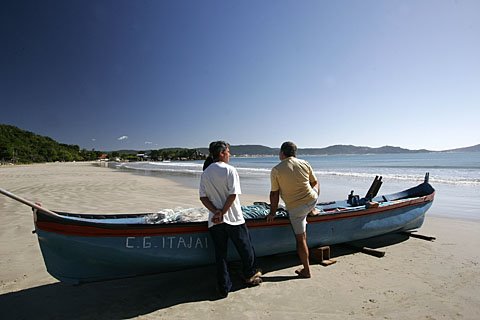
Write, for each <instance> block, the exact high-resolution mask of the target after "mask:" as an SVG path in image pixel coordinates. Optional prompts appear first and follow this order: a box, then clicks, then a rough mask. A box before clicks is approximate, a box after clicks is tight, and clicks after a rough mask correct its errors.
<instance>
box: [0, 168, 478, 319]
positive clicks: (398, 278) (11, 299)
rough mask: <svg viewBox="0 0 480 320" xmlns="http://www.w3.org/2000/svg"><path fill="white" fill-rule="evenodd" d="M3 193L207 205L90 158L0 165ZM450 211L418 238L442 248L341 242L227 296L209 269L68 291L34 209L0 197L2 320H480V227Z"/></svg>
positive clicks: (75, 201)
mask: <svg viewBox="0 0 480 320" xmlns="http://www.w3.org/2000/svg"><path fill="white" fill-rule="evenodd" d="M323 187H324V188H328V186H327V185H324V186H323ZM0 188H3V189H7V190H9V191H10V192H13V193H15V194H18V195H20V196H22V197H25V198H27V199H29V200H32V201H36V202H41V203H42V205H43V206H45V207H46V208H49V209H51V210H58V211H69V212H78V213H97V212H98V213H114V212H116V213H122V212H124V213H126V212H139V213H140V212H156V211H159V210H160V209H165V208H178V207H182V208H191V207H201V203H200V201H199V200H198V191H197V190H196V189H193V188H188V187H185V186H183V185H181V184H178V183H176V182H174V181H172V180H169V179H165V178H161V177H157V176H155V177H154V176H145V175H138V174H133V173H130V172H126V171H119V170H112V169H109V168H105V167H100V166H94V165H92V164H91V163H52V164H35V165H28V166H2V167H0ZM241 201H242V204H244V205H248V204H251V203H252V202H253V201H267V198H266V195H265V196H264V197H261V196H260V197H259V196H258V195H249V194H245V195H242V197H241ZM441 210H442V209H441V208H439V207H436V206H435V205H434V206H433V207H432V208H431V210H430V211H429V212H428V213H427V218H426V221H425V224H424V226H423V227H422V228H421V229H420V230H419V232H418V233H420V234H424V235H429V236H434V237H436V240H435V241H432V242H430V241H425V240H421V239H416V238H412V237H411V238H409V237H408V236H403V235H402V236H400V235H391V236H385V237H381V238H380V239H376V240H375V241H374V242H370V243H369V246H371V247H380V248H381V250H384V251H385V252H386V254H385V256H384V257H383V258H376V257H372V256H369V255H365V254H362V253H358V252H352V251H349V250H348V249H345V248H344V247H341V246H334V247H332V253H333V256H334V257H335V258H336V260H337V263H336V264H334V265H331V266H329V267H323V266H321V265H318V264H315V265H313V267H312V271H313V278H311V279H298V278H297V277H295V274H294V270H295V269H296V267H298V264H299V262H298V259H297V257H296V255H295V254H286V255H281V256H275V257H268V258H262V259H260V261H259V263H260V266H261V267H262V269H263V270H264V272H265V276H264V283H263V284H262V285H261V286H260V287H255V288H243V287H242V286H240V285H237V286H236V289H235V290H234V292H232V293H231V294H230V295H229V296H228V298H227V299H223V300H218V299H217V298H216V294H215V285H214V283H215V275H214V270H213V268H212V267H204V268H198V269H192V270H187V271H181V272H174V273H168V274H160V275H155V276H146V277H139V278H134V279H123V280H114V281H108V282H101V283H93V284H85V285H81V286H70V285H65V284H62V283H60V282H58V281H57V280H56V279H54V278H53V277H51V276H50V275H49V274H48V273H47V271H46V269H45V265H44V263H43V259H42V256H41V252H40V249H39V246H38V242H37V238H36V235H35V234H32V232H31V231H32V230H33V229H34V226H33V218H32V214H31V210H30V209H29V208H28V207H27V206H25V205H23V204H20V203H18V202H16V201H14V200H12V199H10V198H7V197H4V196H3V195H0V257H1V259H0V319H31V318H35V319H129V318H138V319H191V318H196V319H478V314H480V266H479V263H480V250H479V246H480V222H478V221H467V220H465V221H464V220H455V219H450V218H445V217H439V216H437V215H436V214H435V212H436V211H438V212H440V211H441ZM292 237H293V235H292Z"/></svg>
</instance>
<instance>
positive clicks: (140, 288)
mask: <svg viewBox="0 0 480 320" xmlns="http://www.w3.org/2000/svg"><path fill="white" fill-rule="evenodd" d="M408 238H409V237H408V235H403V234H391V235H385V236H381V237H375V238H370V239H366V240H362V241H356V242H355V244H356V245H358V246H366V247H369V248H381V247H385V246H390V245H393V244H397V243H400V242H403V241H405V240H407V239H408ZM356 252H358V251H356V250H354V249H352V248H350V247H345V246H342V245H334V246H331V256H332V257H334V258H338V257H341V256H343V255H349V254H353V253H356ZM258 264H259V266H260V267H261V268H262V271H263V273H264V274H265V275H264V276H263V277H262V279H263V281H264V282H282V281H291V280H296V279H300V278H299V277H297V276H296V275H286V276H278V275H276V276H269V275H268V273H270V272H274V271H278V270H282V269H286V268H290V267H294V266H298V265H299V259H298V257H297V255H296V253H295V252H292V253H287V254H280V255H275V256H268V257H262V258H259V259H258ZM229 267H230V271H231V276H232V281H233V290H232V291H238V290H242V289H244V288H246V286H245V284H244V283H243V281H242V280H241V277H240V274H241V271H240V270H241V265H240V263H238V262H233V263H231V264H230V265H229ZM215 284H216V277H215V267H214V266H207V267H202V268H196V269H189V270H184V271H178V272H171V273H163V274H158V275H152V276H142V277H136V278H130V279H120V280H111V281H105V282H98V283H88V284H84V285H80V286H72V285H67V284H63V283H60V282H57V283H52V284H47V285H43V286H39V287H35V288H29V289H25V290H21V291H17V292H11V293H6V294H3V295H0V319H33V318H34V319H36V320H41V319H100V320H102V319H124V318H134V317H138V316H142V315H146V314H149V313H152V312H155V311H158V310H161V309H165V308H168V307H171V306H175V305H178V304H183V303H189V302H197V301H215V300H218V299H219V297H218V294H217V292H216V289H215Z"/></svg>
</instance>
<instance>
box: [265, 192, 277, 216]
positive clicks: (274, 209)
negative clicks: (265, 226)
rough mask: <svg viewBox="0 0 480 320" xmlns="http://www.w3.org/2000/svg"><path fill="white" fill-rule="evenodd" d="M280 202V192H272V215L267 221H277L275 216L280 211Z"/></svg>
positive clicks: (270, 214)
mask: <svg viewBox="0 0 480 320" xmlns="http://www.w3.org/2000/svg"><path fill="white" fill-rule="evenodd" d="M279 201H280V191H270V213H269V214H268V216H267V221H268V222H271V221H273V219H275V214H276V213H277V209H278V202H279Z"/></svg>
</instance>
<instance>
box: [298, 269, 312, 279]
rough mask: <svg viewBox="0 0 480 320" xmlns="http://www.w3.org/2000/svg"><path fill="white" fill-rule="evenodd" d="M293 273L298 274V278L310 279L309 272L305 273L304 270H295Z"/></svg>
mask: <svg viewBox="0 0 480 320" xmlns="http://www.w3.org/2000/svg"><path fill="white" fill-rule="evenodd" d="M295 273H296V274H298V277H299V278H311V277H312V275H311V274H310V272H307V271H306V270H305V269H297V270H295Z"/></svg>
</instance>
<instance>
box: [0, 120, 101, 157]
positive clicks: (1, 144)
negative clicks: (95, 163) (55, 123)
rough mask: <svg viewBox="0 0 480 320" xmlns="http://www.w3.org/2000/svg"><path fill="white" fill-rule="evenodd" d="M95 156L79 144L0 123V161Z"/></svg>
mask: <svg viewBox="0 0 480 320" xmlns="http://www.w3.org/2000/svg"><path fill="white" fill-rule="evenodd" d="M96 158H97V155H96V154H92V153H91V152H87V151H85V150H80V148H79V146H76V145H68V144H62V143H58V142H56V141H55V140H53V139H51V138H49V137H45V136H40V135H37V134H35V133H32V132H29V131H25V130H22V129H19V128H17V127H15V126H11V125H5V124H0V162H11V163H32V162H52V161H82V160H91V159H96Z"/></svg>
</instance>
